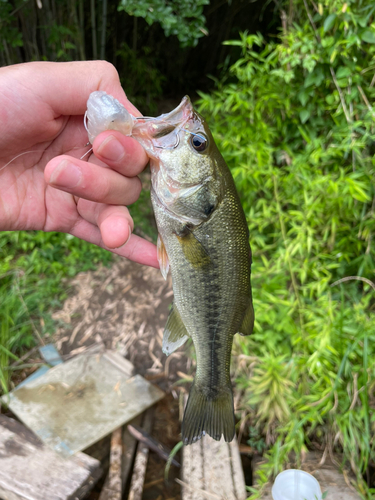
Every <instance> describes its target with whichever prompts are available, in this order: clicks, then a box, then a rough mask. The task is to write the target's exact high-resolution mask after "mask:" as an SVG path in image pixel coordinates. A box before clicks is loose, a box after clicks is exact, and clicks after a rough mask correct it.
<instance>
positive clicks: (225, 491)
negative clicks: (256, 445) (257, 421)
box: [181, 436, 248, 500]
mask: <svg viewBox="0 0 375 500" xmlns="http://www.w3.org/2000/svg"><path fill="white" fill-rule="evenodd" d="M182 460H183V462H182V478H183V481H182V483H181V484H182V500H210V499H213V500H215V499H216V500H245V499H246V498H247V496H248V495H247V493H246V488H245V478H244V474H243V470H242V464H241V457H240V452H239V450H238V444H237V440H235V439H234V440H233V441H232V442H231V443H226V442H225V441H224V440H221V441H215V440H214V439H212V438H211V437H210V436H205V437H204V438H202V439H201V440H200V441H197V442H196V443H194V444H192V445H189V446H184V448H183V457H182Z"/></svg>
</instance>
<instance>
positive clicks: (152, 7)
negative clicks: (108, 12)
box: [118, 0, 210, 47]
mask: <svg viewBox="0 0 375 500" xmlns="http://www.w3.org/2000/svg"><path fill="white" fill-rule="evenodd" d="M209 3H210V2H209V0H184V1H183V2H181V1H180V0H156V1H155V0H121V1H120V4H119V7H118V9H119V10H125V11H126V12H127V13H128V14H129V15H131V16H136V17H143V18H144V19H145V20H146V22H147V23H148V24H150V25H151V24H153V23H155V22H157V23H160V24H161V26H162V28H163V30H164V33H165V35H166V36H170V35H175V36H177V38H178V40H179V41H180V44H181V46H182V47H188V46H195V45H197V43H198V40H199V38H201V37H202V36H203V35H205V34H207V31H206V29H205V27H204V26H205V21H206V19H205V17H204V15H203V6H204V5H208V4H209Z"/></svg>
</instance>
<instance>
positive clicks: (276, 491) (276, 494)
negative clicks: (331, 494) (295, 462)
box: [272, 469, 322, 500]
mask: <svg viewBox="0 0 375 500" xmlns="http://www.w3.org/2000/svg"><path fill="white" fill-rule="evenodd" d="M272 498H273V500H322V491H321V489H320V485H319V483H318V481H317V480H316V479H315V477H314V476H312V475H311V474H308V473H307V472H304V471H303V470H298V469H288V470H284V472H281V473H280V474H279V475H278V476H277V477H276V479H275V482H274V483H273V486H272Z"/></svg>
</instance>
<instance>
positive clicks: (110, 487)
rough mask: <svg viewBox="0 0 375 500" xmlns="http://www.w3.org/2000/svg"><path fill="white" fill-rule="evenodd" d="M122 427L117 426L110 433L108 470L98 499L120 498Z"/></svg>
mask: <svg viewBox="0 0 375 500" xmlns="http://www.w3.org/2000/svg"><path fill="white" fill-rule="evenodd" d="M121 462H122V428H121V427H119V428H118V429H116V430H115V431H113V433H112V439H111V455H110V460H109V472H108V475H107V478H106V481H105V483H104V486H103V489H102V491H101V493H100V497H99V500H121V497H122V480H121Z"/></svg>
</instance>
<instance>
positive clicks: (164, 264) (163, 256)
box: [157, 234, 169, 280]
mask: <svg viewBox="0 0 375 500" xmlns="http://www.w3.org/2000/svg"><path fill="white" fill-rule="evenodd" d="M157 258H158V261H159V265H160V272H161V274H162V276H163V278H164V279H165V280H166V279H167V275H168V271H169V259H168V254H167V251H166V249H165V246H164V242H163V240H162V237H161V236H160V234H158V242H157Z"/></svg>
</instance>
